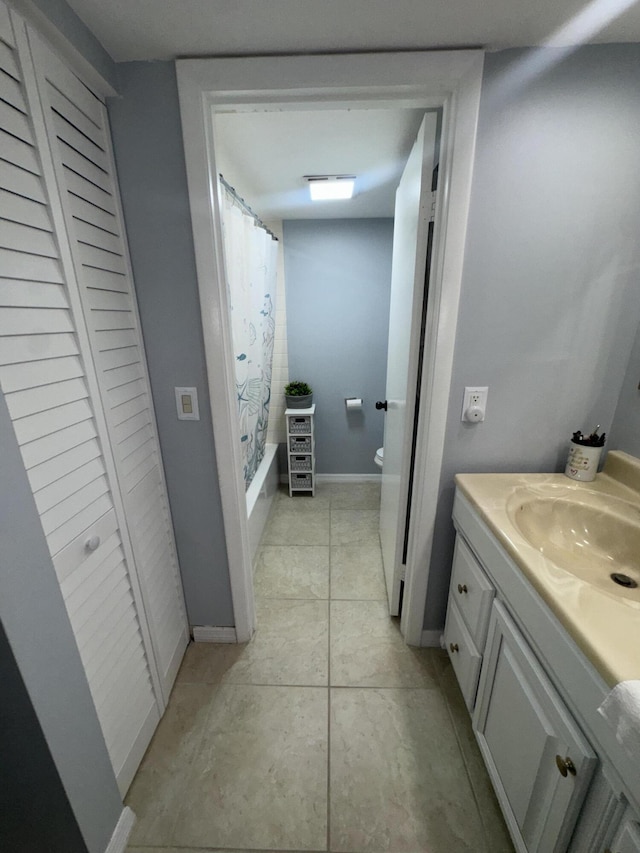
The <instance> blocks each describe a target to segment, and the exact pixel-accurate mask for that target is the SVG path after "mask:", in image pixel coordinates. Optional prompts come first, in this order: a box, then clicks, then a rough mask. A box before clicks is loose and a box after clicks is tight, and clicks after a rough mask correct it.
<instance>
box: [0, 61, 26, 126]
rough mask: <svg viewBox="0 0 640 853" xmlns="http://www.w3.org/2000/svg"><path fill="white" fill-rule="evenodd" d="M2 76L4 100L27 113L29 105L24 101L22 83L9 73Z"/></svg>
mask: <svg viewBox="0 0 640 853" xmlns="http://www.w3.org/2000/svg"><path fill="white" fill-rule="evenodd" d="M16 71H17V69H16ZM2 77H3V79H2V95H1V97H2V100H3V101H5V102H6V103H7V104H10V105H11V106H12V107H13V108H14V109H16V110H19V111H20V112H21V113H24V114H25V115H26V113H27V105H26V104H25V102H24V97H23V95H22V87H21V86H20V83H19V82H18V81H17V80H15V79H14V78H13V77H11V76H9V75H8V74H3V75H2Z"/></svg>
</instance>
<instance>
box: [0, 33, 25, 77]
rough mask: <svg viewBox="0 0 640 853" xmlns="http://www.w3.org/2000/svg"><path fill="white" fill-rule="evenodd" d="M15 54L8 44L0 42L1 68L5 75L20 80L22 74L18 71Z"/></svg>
mask: <svg viewBox="0 0 640 853" xmlns="http://www.w3.org/2000/svg"><path fill="white" fill-rule="evenodd" d="M13 53H14V52H13V50H11V48H10V47H9V45H8V44H6V43H5V42H3V41H0V68H1V69H2V70H3V71H4V73H5V74H9V75H10V76H11V77H13V78H15V79H16V80H19V79H20V72H19V71H18V63H17V62H16V60H15V57H14V55H13Z"/></svg>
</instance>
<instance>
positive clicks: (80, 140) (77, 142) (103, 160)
mask: <svg viewBox="0 0 640 853" xmlns="http://www.w3.org/2000/svg"><path fill="white" fill-rule="evenodd" d="M53 126H54V128H55V132H56V135H57V136H58V138H59V139H61V140H62V141H63V142H64V143H66V144H67V145H68V146H69V147H70V148H73V150H74V151H77V152H78V153H79V154H82V155H83V157H86V158H87V159H88V160H91V162H92V163H94V164H95V165H96V166H98V167H100V168H101V169H105V170H107V169H108V168H109V159H108V157H107V155H106V154H105V152H104V151H103V150H102V149H101V148H98V146H97V145H96V144H95V143H94V142H92V141H91V140H90V139H88V138H87V137H86V136H85V135H84V134H83V133H81V132H80V131H79V130H77V129H76V128H75V127H74V126H73V125H72V124H70V123H69V122H68V121H66V120H65V119H63V118H62V116H60V115H58V114H57V113H54V116H53Z"/></svg>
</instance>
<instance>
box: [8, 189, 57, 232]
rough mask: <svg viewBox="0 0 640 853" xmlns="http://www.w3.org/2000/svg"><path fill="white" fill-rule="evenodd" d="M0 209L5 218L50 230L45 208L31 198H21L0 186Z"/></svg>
mask: <svg viewBox="0 0 640 853" xmlns="http://www.w3.org/2000/svg"><path fill="white" fill-rule="evenodd" d="M0 210H1V211H2V215H3V216H4V217H5V219H6V220H8V221H11V222H22V223H23V225H30V226H31V227H32V228H40V229H41V230H47V229H49V230H51V221H50V219H49V216H48V213H47V208H46V207H45V206H44V205H42V204H38V203H37V202H35V201H31V199H28V198H23V197H20V196H17V195H15V194H14V193H9V192H7V191H6V190H3V189H2V188H0Z"/></svg>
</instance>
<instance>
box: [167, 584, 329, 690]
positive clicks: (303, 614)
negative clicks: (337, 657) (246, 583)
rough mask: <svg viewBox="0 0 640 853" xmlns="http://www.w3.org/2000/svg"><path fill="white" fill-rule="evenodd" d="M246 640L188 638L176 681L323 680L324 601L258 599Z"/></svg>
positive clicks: (316, 682) (325, 666) (314, 682)
mask: <svg viewBox="0 0 640 853" xmlns="http://www.w3.org/2000/svg"><path fill="white" fill-rule="evenodd" d="M256 618H257V628H256V632H255V634H254V636H253V638H252V640H251V642H249V643H244V644H242V645H235V644H232V643H229V644H227V643H191V645H190V646H189V648H188V649H187V653H186V655H185V658H184V661H183V664H182V667H181V668H180V672H179V673H178V678H177V681H178V683H207V684H219V683H222V682H230V683H233V684H300V685H311V686H315V685H326V684H327V677H328V675H327V673H328V665H329V649H328V627H329V610H328V602H327V601H326V600H299V599H292V600H283V599H260V600H258V601H257V602H256Z"/></svg>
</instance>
